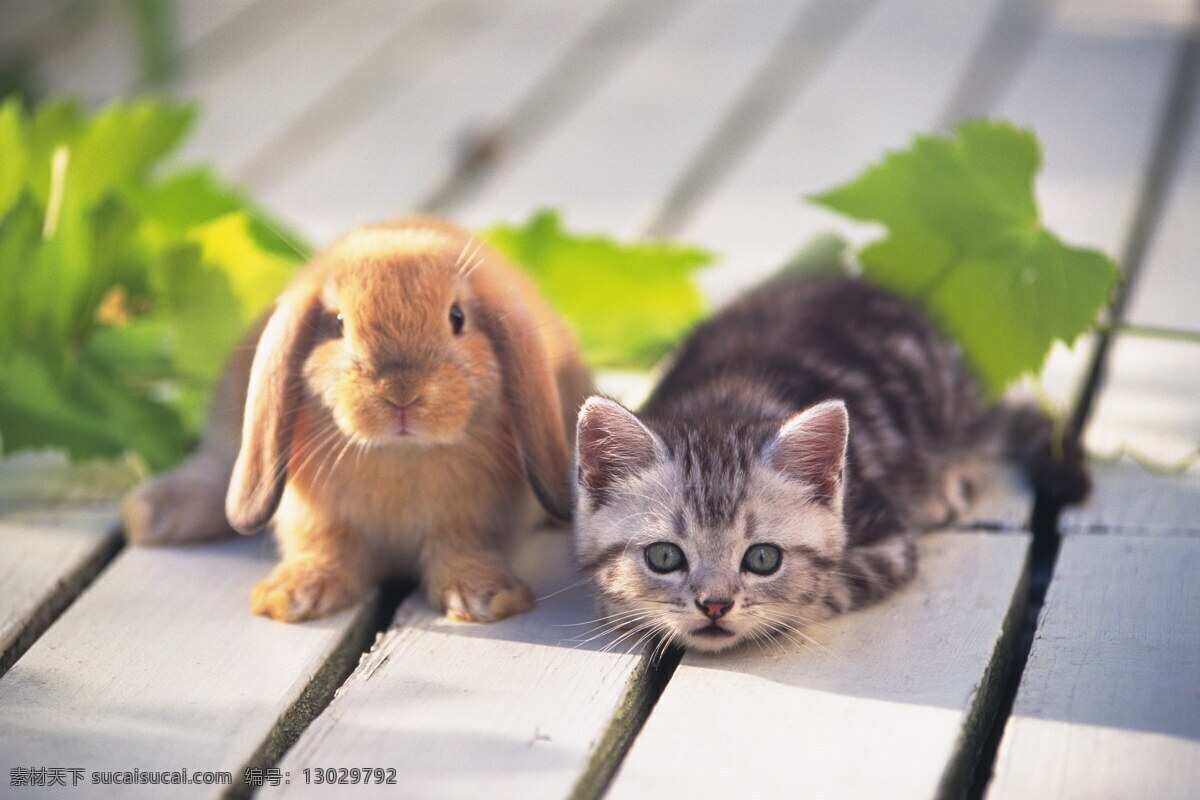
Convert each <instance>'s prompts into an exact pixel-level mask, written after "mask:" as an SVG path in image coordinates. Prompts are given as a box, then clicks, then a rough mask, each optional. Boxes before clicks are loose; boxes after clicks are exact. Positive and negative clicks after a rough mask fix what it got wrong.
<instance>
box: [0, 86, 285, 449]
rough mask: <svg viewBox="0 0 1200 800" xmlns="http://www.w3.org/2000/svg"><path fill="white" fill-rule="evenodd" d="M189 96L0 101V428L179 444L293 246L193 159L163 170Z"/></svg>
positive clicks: (19, 434)
mask: <svg viewBox="0 0 1200 800" xmlns="http://www.w3.org/2000/svg"><path fill="white" fill-rule="evenodd" d="M192 116H193V112H192V110H191V108H190V107H188V106H184V105H180V104H177V103H170V102H165V101H160V100H155V99H151V98H147V99H141V100H134V101H125V102H118V103H115V104H113V105H111V106H109V107H107V108H105V109H103V110H101V111H100V112H99V113H97V114H96V115H95V116H93V117H90V118H89V117H88V116H87V115H86V114H85V113H84V111H83V108H82V106H81V104H80V103H79V102H78V101H76V100H73V99H66V100H56V101H53V102H50V103H47V104H45V105H43V106H41V107H39V108H37V109H36V110H35V111H34V112H33V113H32V114H27V113H26V112H25V111H24V110H23V109H22V107H21V106H20V104H19V103H16V102H14V101H9V102H6V103H4V104H3V105H0V437H2V442H3V447H4V449H5V450H6V451H12V450H17V449H23V448H40V447H44V446H47V445H50V446H62V447H66V448H69V450H70V452H71V454H72V456H73V457H75V458H86V457H92V456H104V457H108V456H114V455H118V454H120V453H122V452H125V451H130V450H132V451H136V452H137V453H139V454H140V455H141V456H142V458H143V459H144V460H145V462H146V463H148V464H150V465H151V466H152V467H154V468H156V469H157V468H162V467H165V466H168V465H169V464H171V463H172V462H173V461H175V460H177V459H178V458H180V457H181V456H182V454H183V452H184V448H185V446H186V445H187V444H188V442H189V441H191V439H192V437H193V436H194V434H195V432H196V431H197V430H198V429H199V426H200V424H201V417H202V413H203V409H204V406H205V404H206V402H207V398H208V395H209V393H210V391H211V389H212V386H213V384H214V382H215V380H216V378H217V376H218V374H219V373H220V371H221V369H222V367H223V365H224V362H225V360H226V358H227V356H228V352H229V350H230V348H232V347H233V345H234V344H235V343H236V342H237V341H238V339H239V338H240V337H241V336H242V335H243V331H244V330H245V328H246V326H247V325H248V324H249V322H251V321H252V320H253V319H254V318H255V317H256V316H257V315H258V314H259V313H261V311H262V309H263V307H264V306H265V305H266V304H267V303H269V302H270V300H271V299H272V298H273V297H274V296H275V294H276V293H277V292H278V290H279V289H280V288H281V287H282V285H283V283H284V282H285V281H286V280H287V278H288V276H289V275H290V273H291V270H292V268H293V266H294V265H295V263H296V262H297V261H298V260H299V252H300V247H299V246H298V245H296V244H294V243H293V242H292V241H291V240H290V239H289V238H288V235H287V234H286V233H281V232H279V230H280V229H279V226H277V225H275V224H273V223H271V222H270V221H269V220H268V219H267V218H266V217H265V216H264V215H263V214H262V213H261V212H259V211H258V210H256V209H255V208H253V207H252V206H251V205H250V204H249V203H247V202H246V200H245V199H244V198H243V197H242V195H241V194H240V193H238V192H237V191H235V190H233V189H230V188H229V187H227V186H225V185H224V184H222V183H221V182H220V181H219V180H218V179H217V178H216V177H215V176H213V175H212V174H211V173H209V172H207V171H205V170H189V171H184V172H180V173H176V174H175V175H173V176H171V177H169V178H166V179H160V178H159V176H158V169H159V164H160V162H161V161H162V159H163V158H164V157H165V156H166V155H167V154H168V153H169V152H170V151H171V150H172V149H174V148H175V146H176V145H177V144H178V143H179V140H180V138H181V137H182V136H183V134H184V133H185V131H186V129H187V127H188V125H189V124H190V122H191V119H192Z"/></svg>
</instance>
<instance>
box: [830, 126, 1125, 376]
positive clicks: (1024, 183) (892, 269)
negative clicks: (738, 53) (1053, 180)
mask: <svg viewBox="0 0 1200 800" xmlns="http://www.w3.org/2000/svg"><path fill="white" fill-rule="evenodd" d="M1039 164H1040V154H1039V148H1038V144H1037V140H1036V138H1035V137H1034V136H1033V134H1032V133H1031V132H1029V131H1025V130H1022V129H1020V128H1016V127H1014V126H1012V125H1009V124H1007V123H1003V122H995V121H990V120H975V121H972V122H967V123H963V124H962V125H960V126H959V127H958V128H957V129H956V131H955V133H954V135H953V136H948V137H941V136H919V137H917V138H916V139H915V140H914V141H913V144H912V146H911V147H909V148H908V149H907V150H904V151H901V152H896V153H890V154H888V155H887V156H886V157H885V158H884V159H883V161H882V162H880V163H879V164H877V165H875V166H872V167H870V168H868V169H867V170H865V171H864V172H863V173H862V174H861V175H859V176H858V177H857V178H855V179H854V180H852V181H851V182H849V183H847V184H845V185H843V186H840V187H837V188H834V189H831V190H829V191H827V192H824V193H821V194H818V195H814V196H812V197H810V198H809V199H811V200H813V201H814V202H817V203H820V204H821V205H824V206H826V207H828V208H831V209H833V210H835V211H839V212H841V213H843V214H846V215H847V216H850V217H852V218H854V219H858V220H863V221H871V222H880V223H882V224H883V225H885V226H886V227H887V235H886V236H885V237H884V238H882V239H880V240H878V241H875V242H873V243H871V244H869V245H867V246H866V247H865V248H863V249H862V250H861V251H860V252H859V254H858V260H859V262H860V263H861V265H862V268H863V273H864V274H865V275H866V276H868V277H869V278H871V279H873V280H875V281H877V282H879V283H881V284H883V285H885V286H888V287H891V288H892V289H894V290H895V291H897V292H899V293H900V294H903V295H905V296H907V297H909V298H910V299H912V300H914V301H916V302H917V303H918V304H919V305H921V306H922V307H923V308H924V310H925V312H926V313H927V314H928V315H929V316H930V318H932V319H933V320H934V321H935V322H937V323H938V324H940V325H941V326H942V328H943V329H944V330H945V332H946V333H947V334H949V335H951V336H953V337H955V338H957V339H958V341H959V342H960V344H961V345H962V348H963V352H964V354H965V355H966V358H967V360H968V361H969V362H970V363H971V365H972V366H973V367H974V369H975V370H976V372H977V373H978V374H979V376H980V378H981V380H982V381H983V384H984V386H985V388H986V389H987V391H988V392H989V393H990V394H992V395H997V394H999V393H1000V392H1002V391H1003V390H1004V388H1005V387H1006V386H1007V385H1008V384H1009V383H1010V382H1011V381H1012V380H1014V379H1016V378H1018V377H1020V376H1021V375H1023V374H1027V373H1031V372H1036V371H1037V370H1038V369H1040V367H1041V366H1042V363H1043V362H1044V360H1045V358H1046V354H1047V353H1048V352H1049V350H1050V346H1051V345H1052V344H1053V343H1054V341H1056V340H1063V341H1067V342H1070V341H1071V340H1073V339H1075V338H1076V337H1077V336H1079V335H1080V334H1081V333H1083V332H1085V331H1086V330H1088V329H1089V328H1090V327H1091V326H1092V325H1093V324H1095V321H1096V315H1097V313H1098V312H1099V311H1100V309H1101V308H1102V307H1103V306H1104V304H1105V303H1106V302H1107V301H1108V299H1109V295H1110V293H1111V292H1112V289H1113V286H1114V285H1115V283H1116V280H1117V269H1116V266H1115V265H1114V264H1113V263H1112V261H1111V259H1109V258H1108V257H1107V256H1105V255H1103V254H1102V253H1099V252H1097V251H1095V250H1088V249H1083V248H1077V247H1071V246H1069V245H1067V244H1064V243H1063V242H1062V241H1060V240H1059V239H1058V238H1057V237H1056V236H1055V235H1054V234H1053V233H1051V232H1050V231H1048V230H1046V229H1045V227H1044V226H1043V224H1042V222H1041V220H1040V218H1039V215H1038V211H1037V203H1036V199H1035V196H1034V177H1035V175H1036V173H1037V170H1038V167H1039Z"/></svg>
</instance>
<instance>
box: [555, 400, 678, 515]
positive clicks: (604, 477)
mask: <svg viewBox="0 0 1200 800" xmlns="http://www.w3.org/2000/svg"><path fill="white" fill-rule="evenodd" d="M575 453H576V464H577V465H578V481H579V488H580V490H581V491H583V492H584V493H586V494H587V496H588V498H589V499H590V500H591V501H592V506H593V508H595V507H597V506H601V505H603V504H604V502H605V501H606V500H607V499H608V497H609V491H610V490H611V488H612V486H613V484H614V483H616V482H617V481H619V480H621V479H623V478H627V477H630V476H632V475H634V474H636V473H637V472H639V471H641V470H643V469H645V468H646V467H648V466H650V465H651V464H653V463H655V462H656V461H658V460H659V459H661V458H663V455H664V454H663V449H662V445H661V444H660V443H659V441H658V437H657V436H655V435H654V433H653V432H652V431H651V430H650V429H649V428H647V427H646V426H645V425H644V424H643V423H642V421H641V420H640V419H638V418H637V416H636V415H635V414H634V413H633V412H632V411H630V410H629V409H627V408H625V407H624V406H622V405H621V404H620V403H617V402H614V401H612V400H609V399H607V398H604V397H589V398H588V399H587V402H585V403H584V404H583V408H581V409H579V422H578V423H577V427H576V435H575Z"/></svg>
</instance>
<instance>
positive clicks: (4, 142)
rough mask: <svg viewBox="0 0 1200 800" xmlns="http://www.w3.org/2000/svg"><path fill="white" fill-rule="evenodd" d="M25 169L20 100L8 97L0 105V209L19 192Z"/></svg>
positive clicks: (26, 161) (23, 182)
mask: <svg viewBox="0 0 1200 800" xmlns="http://www.w3.org/2000/svg"><path fill="white" fill-rule="evenodd" d="M28 169H29V153H28V148H27V147H26V144H25V122H24V115H23V112H22V109H21V101H20V98H18V97H10V98H8V100H6V101H4V103H3V105H0V209H8V208H9V207H10V206H12V204H13V203H14V202H15V201H16V199H17V196H18V195H20V194H21V190H22V189H23V188H24V186H25V176H26V174H27V171H28Z"/></svg>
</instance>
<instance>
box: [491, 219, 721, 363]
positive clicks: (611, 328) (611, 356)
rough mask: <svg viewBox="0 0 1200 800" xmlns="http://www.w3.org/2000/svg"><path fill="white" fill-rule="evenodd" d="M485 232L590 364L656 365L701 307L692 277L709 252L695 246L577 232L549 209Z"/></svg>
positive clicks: (704, 261) (697, 315)
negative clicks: (562, 322) (526, 276)
mask: <svg viewBox="0 0 1200 800" xmlns="http://www.w3.org/2000/svg"><path fill="white" fill-rule="evenodd" d="M483 237H484V239H485V240H487V241H488V242H489V243H490V244H491V245H493V246H494V247H496V248H497V249H498V250H499V251H500V252H501V253H503V254H504V255H506V256H507V257H508V258H509V259H510V260H511V261H513V263H515V264H518V265H520V266H522V267H523V268H524V269H526V270H527V271H528V272H529V273H530V274H531V275H533V277H534V279H535V280H536V281H537V282H538V285H539V287H540V288H541V290H542V293H543V294H544V295H545V296H546V298H547V299H548V300H549V301H550V303H551V305H553V306H554V307H555V308H556V309H558V310H559V312H561V313H562V315H563V317H564V318H566V319H567V321H568V322H570V324H571V326H572V327H573V328H574V329H575V331H576V333H577V334H578V336H579V339H580V344H581V345H582V347H583V352H584V356H585V358H586V359H587V360H588V362H589V363H590V364H592V365H593V366H598V367H649V366H652V365H653V364H654V363H655V362H656V361H658V359H659V358H661V357H662V356H663V355H664V354H665V353H666V352H667V351H668V350H670V348H671V347H672V346H673V345H674V344H675V343H676V342H678V341H679V339H680V337H681V336H682V335H683V334H684V333H686V332H687V331H688V329H690V328H691V326H692V325H693V324H695V322H696V321H697V320H698V319H699V318H700V316H701V315H702V314H703V312H704V303H703V300H702V298H701V296H700V292H699V290H698V289H697V287H696V285H695V283H694V282H693V281H692V280H691V276H692V273H693V272H695V271H696V270H697V269H699V268H700V267H702V266H704V265H706V264H708V263H709V262H710V261H711V260H712V256H711V255H709V254H708V253H706V252H705V251H703V250H701V249H699V248H697V247H690V246H686V245H679V244H669V243H666V242H637V243H632V244H627V243H618V242H615V241H613V240H612V239H609V238H606V237H603V236H584V235H578V234H573V233H569V232H567V231H566V230H564V229H563V227H562V224H561V222H560V220H559V218H558V215H557V213H555V212H553V211H548V210H542V211H539V212H537V213H535V214H534V215H533V216H532V217H531V218H530V219H529V221H528V222H526V223H525V224H524V225H522V226H497V227H494V228H492V229H491V230H488V231H486V232H485V233H484V234H483Z"/></svg>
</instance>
